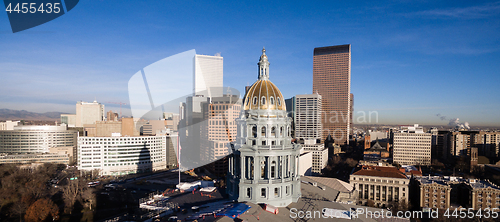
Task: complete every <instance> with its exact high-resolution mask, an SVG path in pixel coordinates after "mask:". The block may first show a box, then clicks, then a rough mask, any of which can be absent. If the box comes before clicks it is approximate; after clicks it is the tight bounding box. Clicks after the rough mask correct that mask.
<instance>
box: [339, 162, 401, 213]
mask: <svg viewBox="0 0 500 222" xmlns="http://www.w3.org/2000/svg"><path fill="white" fill-rule="evenodd" d="M349 182H350V184H351V185H353V187H354V189H356V190H357V191H358V203H359V204H367V202H368V201H369V200H372V201H373V202H374V204H375V206H376V207H386V206H388V204H389V203H390V202H392V201H394V202H400V201H405V202H406V203H408V196H409V190H408V189H409V182H410V179H408V178H407V176H406V175H404V174H403V173H402V172H400V171H399V170H398V169H397V168H395V167H379V166H363V167H362V168H361V169H360V170H358V171H356V172H354V173H353V174H351V176H350V179H349Z"/></svg>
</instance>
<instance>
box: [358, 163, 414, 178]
mask: <svg viewBox="0 0 500 222" xmlns="http://www.w3.org/2000/svg"><path fill="white" fill-rule="evenodd" d="M352 175H358V176H372V177H390V178H401V179H406V178H407V177H406V176H405V175H404V174H403V173H401V172H400V171H399V170H398V169H397V168H394V167H380V166H363V167H362V168H361V169H360V170H358V171H356V172H355V173H353V174H352Z"/></svg>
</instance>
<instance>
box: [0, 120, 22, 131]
mask: <svg viewBox="0 0 500 222" xmlns="http://www.w3.org/2000/svg"><path fill="white" fill-rule="evenodd" d="M19 122H20V121H12V120H7V121H5V122H0V130H14V127H15V126H17V125H19Z"/></svg>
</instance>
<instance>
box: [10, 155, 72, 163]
mask: <svg viewBox="0 0 500 222" xmlns="http://www.w3.org/2000/svg"><path fill="white" fill-rule="evenodd" d="M9 163H10V164H12V163H13V164H26V163H54V164H70V157H69V155H67V154H57V153H39V154H5V153H4V154H0V164H9Z"/></svg>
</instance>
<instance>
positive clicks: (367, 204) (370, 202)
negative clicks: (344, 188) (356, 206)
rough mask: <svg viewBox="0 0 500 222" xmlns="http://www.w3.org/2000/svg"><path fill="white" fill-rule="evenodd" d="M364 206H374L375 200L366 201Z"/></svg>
mask: <svg viewBox="0 0 500 222" xmlns="http://www.w3.org/2000/svg"><path fill="white" fill-rule="evenodd" d="M366 206H368V207H375V201H373V200H368V201H366Z"/></svg>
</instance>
